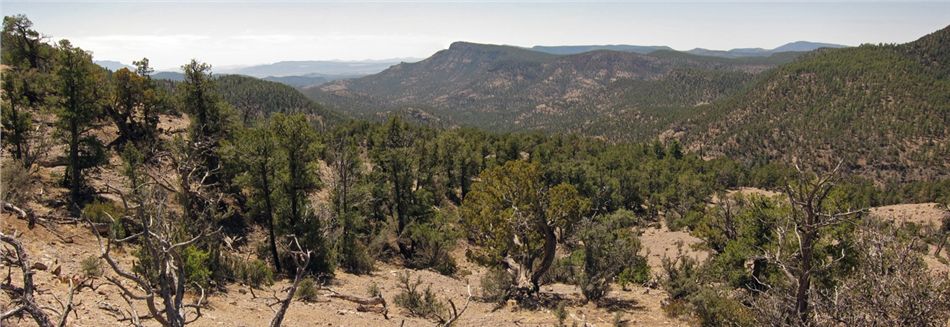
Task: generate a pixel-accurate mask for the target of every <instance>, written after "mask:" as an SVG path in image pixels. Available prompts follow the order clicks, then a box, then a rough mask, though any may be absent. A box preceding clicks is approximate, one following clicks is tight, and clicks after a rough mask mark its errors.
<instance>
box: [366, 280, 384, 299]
mask: <svg viewBox="0 0 950 327" xmlns="http://www.w3.org/2000/svg"><path fill="white" fill-rule="evenodd" d="M366 293H367V294H369V296H370V297H382V296H383V291H381V290H379V284H376V282H372V283H370V284H369V286H367V287H366Z"/></svg>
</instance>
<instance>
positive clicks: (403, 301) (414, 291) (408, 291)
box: [394, 272, 446, 318]
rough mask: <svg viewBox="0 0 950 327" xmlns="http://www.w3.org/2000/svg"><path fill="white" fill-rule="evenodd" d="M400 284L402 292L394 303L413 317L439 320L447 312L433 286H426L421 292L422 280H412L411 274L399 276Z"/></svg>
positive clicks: (397, 295)
mask: <svg viewBox="0 0 950 327" xmlns="http://www.w3.org/2000/svg"><path fill="white" fill-rule="evenodd" d="M399 283H400V285H401V286H402V290H401V291H400V292H399V294H396V298H395V299H394V301H395V302H396V305H398V306H400V307H402V308H404V309H406V310H408V311H409V313H410V314H411V315H414V316H417V317H423V318H438V317H439V316H441V315H442V314H443V312H445V311H446V307H445V304H444V303H442V301H440V300H439V299H438V298H436V296H435V293H433V292H432V285H428V286H426V288H425V289H424V290H420V289H419V286H420V285H422V280H421V279H420V278H418V277H416V280H412V276H411V275H410V274H409V272H406V273H403V274H402V275H400V276H399Z"/></svg>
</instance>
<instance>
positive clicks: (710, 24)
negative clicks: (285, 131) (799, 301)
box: [0, 0, 950, 68]
mask: <svg viewBox="0 0 950 327" xmlns="http://www.w3.org/2000/svg"><path fill="white" fill-rule="evenodd" d="M0 6H2V7H0V10H2V12H3V14H4V15H9V14H14V13H23V14H26V15H27V16H28V17H29V18H30V19H31V20H33V22H34V24H35V28H36V29H38V30H39V31H41V32H42V33H44V34H47V35H49V36H51V37H52V38H53V39H59V38H68V39H70V40H72V41H73V43H74V44H76V45H78V46H80V47H83V48H84V49H87V50H90V51H92V52H93V54H94V56H95V58H96V59H98V60H106V59H108V60H119V61H122V62H124V63H130V62H131V61H132V60H134V59H138V58H141V57H143V56H146V57H149V59H151V61H152V63H153V65H154V66H155V67H158V68H169V67H177V66H179V65H181V64H183V63H185V62H186V61H188V60H189V59H191V58H197V59H199V60H202V61H207V62H209V63H211V64H212V65H216V66H228V65H240V64H259V63H270V62H275V61H281V60H323V59H346V60H355V59H381V58H394V57H420V58H423V57H427V56H429V55H431V54H432V53H433V52H435V51H438V50H440V49H444V48H446V47H448V45H449V44H450V43H452V42H453V41H459V40H464V41H472V42H481V43H496V44H510V45H518V46H533V45H566V44H637V45H668V46H671V47H673V48H675V49H681V50H685V49H691V48H694V47H703V48H712V49H728V48H736V47H764V48H773V47H776V46H778V45H781V44H784V43H787V42H791V41H797V40H809V41H818V42H830V43H840V44H847V45H858V44H861V43H879V42H885V43H889V42H897V43H903V42H907V41H911V40H914V39H916V38H918V37H920V36H923V35H925V34H927V33H930V32H933V31H935V30H938V29H940V28H943V27H945V26H947V25H948V24H950V0H947V1H938V2H908V1H898V2H880V1H875V2H867V1H853V0H851V1H838V2H834V3H830V2H804V1H792V2H774V1H771V2H764V1H740V2H729V3H724V2H717V1H709V0H707V1H692V2H676V3H671V2H663V3H657V2H652V3H651V2H631V1H614V2H598V3H592V2H565V1H553V2H552V1H536V0H535V1H532V0H529V1H518V2H507V1H493V2H475V1H423V2H418V1H374V2H365V1H364V2H343V1H320V2H317V1H281V2H268V1H261V0H257V1H200V2H194V1H191V2H186V1H108V2H103V1H81V2H79V1H77V2H62V1H57V2H52V1H8V0H2V3H0Z"/></svg>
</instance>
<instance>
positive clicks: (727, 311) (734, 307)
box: [689, 288, 755, 326]
mask: <svg viewBox="0 0 950 327" xmlns="http://www.w3.org/2000/svg"><path fill="white" fill-rule="evenodd" d="M689 302H690V304H692V307H693V311H694V312H695V313H696V316H697V317H698V318H699V321H700V324H701V325H702V326H753V325H755V318H754V317H753V316H752V312H750V311H749V308H747V307H746V306H745V305H743V304H742V303H740V302H739V301H737V300H736V299H733V298H731V297H729V296H728V295H725V294H721V293H720V292H717V291H716V290H714V289H710V288H703V289H702V290H700V291H699V292H698V293H696V294H695V295H693V296H692V297H691V298H690V301H689Z"/></svg>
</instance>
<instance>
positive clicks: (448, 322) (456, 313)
mask: <svg viewBox="0 0 950 327" xmlns="http://www.w3.org/2000/svg"><path fill="white" fill-rule="evenodd" d="M465 287H466V289H467V290H468V297H466V298H465V305H463V306H462V309H458V308H457V307H456V306H455V302H453V301H452V299H449V300H448V301H449V309H451V311H449V316H448V317H439V326H440V327H449V326H452V325H453V324H455V322H456V321H458V319H459V317H461V316H462V314H464V313H465V310H468V305H469V303H472V286H471V285H466V286H465Z"/></svg>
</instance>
